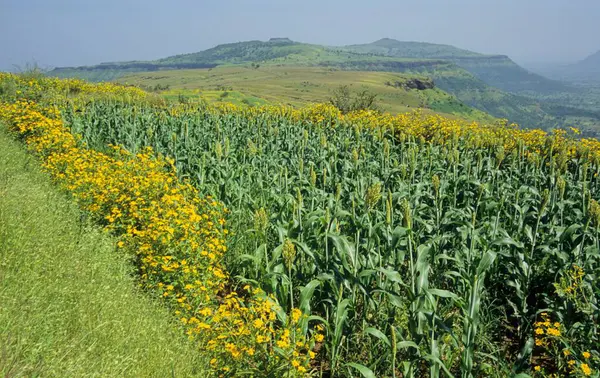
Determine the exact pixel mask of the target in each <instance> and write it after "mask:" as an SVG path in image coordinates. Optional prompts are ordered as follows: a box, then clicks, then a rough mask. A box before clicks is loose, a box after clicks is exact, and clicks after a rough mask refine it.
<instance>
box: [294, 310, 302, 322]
mask: <svg viewBox="0 0 600 378" xmlns="http://www.w3.org/2000/svg"><path fill="white" fill-rule="evenodd" d="M301 316H302V311H300V310H299V309H297V308H295V309H293V310H292V321H293V322H294V323H298V320H300V317H301Z"/></svg>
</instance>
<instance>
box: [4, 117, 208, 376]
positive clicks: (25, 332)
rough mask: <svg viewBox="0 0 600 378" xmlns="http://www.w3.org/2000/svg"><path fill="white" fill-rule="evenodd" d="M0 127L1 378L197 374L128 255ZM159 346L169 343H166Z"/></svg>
mask: <svg viewBox="0 0 600 378" xmlns="http://www.w3.org/2000/svg"><path fill="white" fill-rule="evenodd" d="M12 139H13V138H12V137H11V136H10V135H9V134H8V133H7V132H6V130H5V128H4V125H2V130H0V172H2V173H1V174H0V193H1V194H0V261H1V263H0V277H1V284H0V340H2V342H1V343H0V376H2V377H97V376H107V377H115V376H119V377H164V376H171V375H175V376H186V377H200V376H206V371H207V370H208V369H207V366H208V360H207V359H205V356H203V355H201V354H199V353H198V352H197V349H196V348H194V347H193V345H192V344H190V343H189V342H188V341H187V340H186V339H185V337H183V334H182V332H181V329H180V328H179V327H175V326H174V322H173V318H172V315H171V314H169V312H168V311H167V310H166V309H165V308H163V307H161V306H157V303H156V302H155V301H153V300H151V299H150V298H148V297H147V296H145V295H143V293H140V292H139V290H137V289H136V287H135V282H134V280H133V279H132V278H131V274H133V269H132V266H131V263H130V261H129V259H128V256H126V255H123V254H120V253H115V250H116V240H114V239H113V238H111V237H110V236H109V235H107V234H106V233H104V232H102V230H101V229H100V228H99V227H94V226H92V225H90V224H89V222H87V219H86V217H85V215H84V214H82V213H81V212H80V211H78V209H77V208H76V206H75V205H74V204H73V203H72V201H70V200H69V199H68V198H66V197H65V195H64V193H61V192H60V191H58V190H57V189H56V188H55V187H54V186H53V185H52V183H51V182H50V180H49V179H48V177H47V175H45V174H43V173H42V172H40V169H38V164H37V163H38V161H37V160H36V159H35V158H34V157H32V156H28V154H27V152H26V151H25V150H24V149H23V148H22V146H21V145H20V144H18V143H17V142H16V141H14V140H12ZM165 345H168V348H165Z"/></svg>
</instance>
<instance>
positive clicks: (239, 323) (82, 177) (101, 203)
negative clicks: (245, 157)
mask: <svg viewBox="0 0 600 378" xmlns="http://www.w3.org/2000/svg"><path fill="white" fill-rule="evenodd" d="M59 116H60V115H59V111H58V110H57V109H56V108H49V107H44V106H40V105H38V104H36V103H33V102H30V101H18V102H15V103H13V104H2V106H0V119H3V120H4V121H5V122H6V123H7V124H8V125H9V127H10V129H11V130H13V131H15V132H16V133H17V134H19V135H20V136H21V137H22V138H23V139H24V140H25V142H26V143H27V145H28V147H29V148H30V149H31V150H32V151H34V152H35V153H37V154H38V155H39V156H40V157H41V158H42V161H43V165H44V167H45V169H46V170H47V171H48V172H49V173H50V174H51V175H52V177H53V178H54V179H55V180H56V182H57V183H58V184H59V185H60V186H61V187H63V188H65V189H66V190H67V191H68V192H69V193H71V194H72V196H73V198H74V199H75V200H76V201H77V202H78V204H79V205H80V206H81V207H82V208H83V209H84V210H85V211H86V212H88V213H89V214H90V215H91V217H92V218H93V219H94V220H96V221H97V222H99V223H101V224H102V225H104V226H105V227H106V229H108V230H110V231H111V232H112V233H113V234H115V235H117V236H118V237H119V242H118V247H119V248H121V249H123V250H125V251H131V252H134V253H135V257H134V259H135V261H136V263H137V268H138V270H139V275H140V285H141V286H142V287H144V288H146V289H149V290H151V291H153V292H155V293H157V294H158V295H160V297H162V298H164V299H165V300H166V301H167V302H168V303H169V304H170V305H171V307H173V308H174V309H175V313H176V314H177V316H178V317H179V318H180V320H181V323H182V324H183V326H184V327H185V328H186V332H187V334H188V335H189V337H190V338H191V339H194V338H197V339H199V345H201V347H202V348H203V349H204V351H205V352H206V353H207V354H208V355H210V356H212V357H213V358H212V360H211V365H212V367H213V368H214V370H215V371H216V372H218V373H220V374H222V375H224V376H229V375H235V374H236V373H237V372H239V371H262V372H265V371H280V372H281V374H282V375H283V374H287V375H288V376H294V375H304V374H305V373H307V372H308V370H309V367H310V360H311V359H312V358H314V357H315V356H314V353H313V352H312V351H311V348H312V347H313V345H314V340H312V339H310V338H307V337H306V336H305V334H306V329H307V326H306V325H307V317H306V316H305V315H303V314H302V313H301V312H300V310H298V309H294V310H293V311H292V312H291V314H289V315H287V314H285V313H283V312H282V311H281V309H280V308H279V306H278V305H277V304H276V303H275V301H274V300H273V298H272V297H269V296H267V295H265V294H264V293H262V292H261V291H260V290H252V289H251V288H249V287H248V288H247V293H245V294H244V295H241V294H238V293H236V292H235V291H233V290H231V289H229V285H230V284H231V281H230V279H229V276H228V274H227V272H226V270H225V268H224V267H223V265H222V264H221V260H222V257H223V254H224V253H225V252H226V247H225V238H226V235H227V234H228V231H227V229H226V228H224V226H225V220H224V215H225V213H226V209H225V208H223V206H222V205H221V204H220V203H218V202H217V201H215V200H213V199H212V198H210V197H206V198H203V199H201V198H200V197H199V194H198V192H197V190H196V189H195V188H194V187H192V186H191V185H190V184H188V183H182V182H180V181H179V180H178V179H177V176H176V174H175V169H174V167H173V165H172V161H170V160H169V159H166V158H163V157H160V156H158V157H156V156H155V154H154V153H153V152H152V150H151V149H149V148H148V149H146V150H144V151H142V152H140V153H137V154H135V155H133V154H130V153H129V152H127V151H125V150H124V149H122V148H120V147H117V146H114V147H113V150H112V153H109V154H105V153H101V152H98V151H94V150H91V149H88V148H86V147H85V146H82V145H81V143H80V142H78V140H77V138H76V137H75V136H74V135H73V134H71V133H70V132H69V130H68V129H67V128H66V127H65V126H64V125H63V123H62V120H61V119H60V117H59Z"/></svg>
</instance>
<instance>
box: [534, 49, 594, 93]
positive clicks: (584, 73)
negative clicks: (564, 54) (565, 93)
mask: <svg viewBox="0 0 600 378" xmlns="http://www.w3.org/2000/svg"><path fill="white" fill-rule="evenodd" d="M532 69H534V70H535V71H536V72H539V73H541V74H542V75H546V76H548V77H551V78H553V79H556V80H561V81H564V82H569V83H574V84H577V85H581V86H600V51H598V52H596V53H594V54H592V55H590V56H588V57H587V58H585V59H583V60H581V61H579V62H577V63H573V64H565V65H537V66H536V67H533V68H532Z"/></svg>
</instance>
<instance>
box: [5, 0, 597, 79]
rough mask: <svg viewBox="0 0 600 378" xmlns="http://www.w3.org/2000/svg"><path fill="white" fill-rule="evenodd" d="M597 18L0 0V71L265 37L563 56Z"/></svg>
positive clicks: (364, 5) (577, 6) (541, 7)
mask: <svg viewBox="0 0 600 378" xmlns="http://www.w3.org/2000/svg"><path fill="white" fill-rule="evenodd" d="M598 19H600V1H598V0H369V1H365V0H331V1H328V0H302V1H300V0H296V1H289V0H195V1H194V0H171V1H168V0H160V1H159V0H0V70H11V69H12V70H14V69H15V67H21V68H24V67H25V66H27V65H30V64H33V63H36V64H37V65H39V66H41V67H43V68H51V67H56V66H80V65H90V64H97V63H100V62H109V61H126V60H150V59H156V58H162V57H166V56H170V55H174V54H182V53H190V52H196V51H200V50H205V49H207V48H210V47H213V46H215V45H218V44H221V43H230V42H239V41H246V40H254V39H258V40H268V39H269V38H271V37H288V38H290V39H292V40H295V41H300V42H307V43H316V44H325V45H345V44H356V43H368V42H373V41H375V40H377V39H380V38H384V37H387V38H395V39H398V40H402V41H420V42H432V43H443V44H450V45H454V46H457V47H460V48H464V49H468V50H473V51H476V52H481V53H489V54H505V55H508V56H510V57H511V58H513V59H514V60H515V61H517V62H520V63H568V62H574V61H578V60H581V59H583V58H585V57H586V56H587V55H590V54H592V53H594V52H596V51H598V50H600V39H599V38H598V36H600V23H599V22H598Z"/></svg>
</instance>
